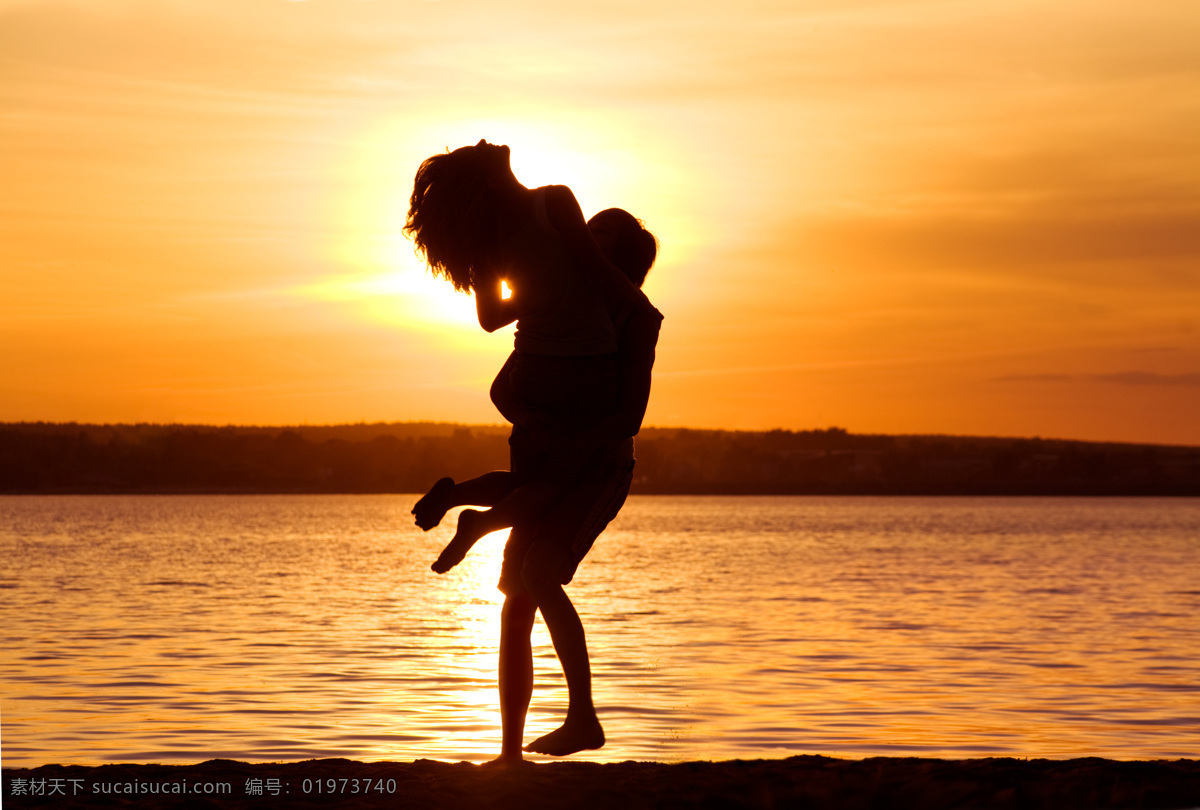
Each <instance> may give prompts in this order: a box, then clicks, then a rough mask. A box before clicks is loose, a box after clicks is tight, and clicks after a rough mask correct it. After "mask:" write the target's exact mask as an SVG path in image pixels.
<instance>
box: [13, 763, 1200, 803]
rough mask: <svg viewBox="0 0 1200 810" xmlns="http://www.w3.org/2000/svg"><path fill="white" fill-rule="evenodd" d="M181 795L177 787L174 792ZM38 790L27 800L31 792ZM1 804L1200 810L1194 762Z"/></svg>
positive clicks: (888, 769)
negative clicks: (1119, 809)
mask: <svg viewBox="0 0 1200 810" xmlns="http://www.w3.org/2000/svg"><path fill="white" fill-rule="evenodd" d="M185 789H186V790H188V791H189V792H188V793H180V792H179V791H182V790H185ZM32 794H38V795H32ZM3 804H4V806H5V807H34V806H38V807H44V806H52V807H125V806H138V807H188V808H206V807H264V808H265V807H282V806H286V807H308V806H329V805H331V804H344V805H346V806H353V807H368V808H371V807H387V808H405V809H406V810H408V809H410V808H411V809H412V810H420V809H421V808H455V809H457V808H497V810H501V809H503V810H509V808H512V809H513V810H517V808H519V809H520V810H539V808H559V807H569V808H604V809H605V810H610V809H613V808H615V810H639V808H691V807H705V808H725V807H731V808H812V809H813V810H820V809H822V808H838V809H839V810H854V809H855V808H907V807H912V808H921V810H939V808H959V807H964V808H966V807H969V808H1021V810H1030V809H1032V808H1047V809H1048V810H1049V808H1053V809H1054V810H1070V808H1080V809H1081V810H1082V808H1088V810H1091V809H1092V808H1129V809H1130V810H1132V809H1133V808H1146V809H1148V808H1163V809H1164V810H1165V809H1167V808H1170V809H1171V810H1182V808H1200V760H1176V761H1155V762H1114V761H1112V760H1103V759H1073V760H1016V759H978V760H937V759H916V758H911V759H900V758H873V759H865V760H844V759H831V758H829V757H819V756H802V757H791V758H789V759H781V760H754V761H731V762H688V763H681V764H675V765H667V764H662V763H653V762H623V763H613V764H597V763H588V762H555V763H547V764H537V765H524V766H521V767H518V768H497V767H486V766H479V765H470V764H467V763H458V764H451V763H445V762H434V761H430V760H418V761H417V762H411V763H410V762H370V763H367V762H353V761H350V760H345V759H321V760H310V761H308V762H294V763H284V764H249V763H243V762H233V761H230V760H211V761H209V762H204V763H201V764H198V765H103V766H99V767H84V766H80V765H43V766H41V767H37V768H5V769H4V786H3Z"/></svg>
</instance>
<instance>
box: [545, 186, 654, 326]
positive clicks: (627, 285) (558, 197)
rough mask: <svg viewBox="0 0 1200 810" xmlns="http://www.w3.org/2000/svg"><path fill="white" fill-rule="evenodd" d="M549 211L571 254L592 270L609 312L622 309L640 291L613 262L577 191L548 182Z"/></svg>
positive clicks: (580, 263)
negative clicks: (594, 231)
mask: <svg viewBox="0 0 1200 810" xmlns="http://www.w3.org/2000/svg"><path fill="white" fill-rule="evenodd" d="M546 214H547V216H549V218H550V224H551V225H553V226H554V229H555V230H556V231H558V234H559V236H561V237H562V240H563V244H564V245H565V246H566V248H567V251H568V252H569V253H570V254H571V258H572V259H573V260H574V261H575V262H577V263H578V264H579V266H580V267H583V268H584V269H585V270H587V271H588V272H590V273H591V276H592V278H593V279H595V282H596V287H597V290H598V291H599V293H600V295H601V296H602V297H603V298H604V305H605V306H606V307H607V308H608V311H609V312H619V311H620V310H621V308H622V307H623V306H625V305H626V304H627V303H628V302H629V301H630V300H631V299H632V298H635V297H636V296H637V295H638V294H639V293H638V289H637V288H636V287H634V286H633V284H632V282H630V281H629V279H628V278H626V277H625V274H624V273H622V272H621V271H620V270H618V269H617V268H616V267H615V266H614V265H613V263H612V262H610V261H609V260H608V259H607V258H606V257H605V256H604V253H603V252H602V251H601V250H600V246H599V245H598V244H596V237H594V236H592V231H591V229H590V228H588V226H587V220H585V219H584V218H583V210H582V209H581V208H580V207H579V201H578V200H576V199H575V194H574V193H573V192H572V191H571V189H569V188H567V187H566V186H546Z"/></svg>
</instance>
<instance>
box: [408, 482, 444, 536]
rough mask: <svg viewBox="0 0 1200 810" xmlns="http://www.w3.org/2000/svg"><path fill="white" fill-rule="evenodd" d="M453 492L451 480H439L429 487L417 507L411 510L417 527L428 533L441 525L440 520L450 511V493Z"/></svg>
mask: <svg viewBox="0 0 1200 810" xmlns="http://www.w3.org/2000/svg"><path fill="white" fill-rule="evenodd" d="M453 490H454V479H453V478H442V479H439V480H438V482H437V483H436V484H434V485H433V486H431V487H430V488H429V491H428V492H426V493H425V495H424V497H422V498H421V500H419V501H417V505H416V506H414V507H413V508H412V513H413V516H414V517H416V519H417V521H416V522H417V525H418V526H420V527H421V528H422V529H424V530H425V531H429V530H430V529H432V528H433V527H434V526H436V525H438V524H439V523H441V522H442V518H444V517H445V516H446V512H447V511H449V509H450V493H451V492H452V491H453Z"/></svg>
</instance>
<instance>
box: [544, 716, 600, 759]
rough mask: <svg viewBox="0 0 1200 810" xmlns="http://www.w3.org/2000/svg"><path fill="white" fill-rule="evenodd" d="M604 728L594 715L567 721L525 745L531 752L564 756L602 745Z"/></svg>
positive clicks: (594, 748) (591, 749)
mask: <svg viewBox="0 0 1200 810" xmlns="http://www.w3.org/2000/svg"><path fill="white" fill-rule="evenodd" d="M604 742H605V740H604V729H603V728H602V727H601V725H600V721H599V720H598V719H596V718H595V717H592V718H590V719H587V720H581V721H572V720H571V718H570V717H568V718H567V721H566V722H565V723H563V724H562V725H561V726H559V727H558V728H557V729H555V730H554V731H551V732H550V733H549V734H547V735H545V736H544V737H538V738H537V739H536V740H534V741H533V742H531V743H530V744H529V745H527V746H525V750H526V751H529V752H530V753H533V754H545V755H547V756H551V757H565V756H568V755H570V754H574V753H577V752H579V751H594V750H596V749H597V748H603V747H604Z"/></svg>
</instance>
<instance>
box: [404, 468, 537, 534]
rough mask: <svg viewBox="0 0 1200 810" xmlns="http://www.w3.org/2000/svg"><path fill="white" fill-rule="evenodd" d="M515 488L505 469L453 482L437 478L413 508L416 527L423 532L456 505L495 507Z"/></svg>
mask: <svg viewBox="0 0 1200 810" xmlns="http://www.w3.org/2000/svg"><path fill="white" fill-rule="evenodd" d="M516 486H517V479H516V477H515V476H514V475H513V474H512V473H510V472H508V471H507V470H495V471H493V472H489V473H484V474H483V475H480V476H477V477H475V478H471V479H469V480H467V481H463V482H461V483H458V484H456V483H454V479H452V478H442V479H439V480H438V482H437V483H436V484H434V485H433V486H432V487H430V488H429V491H428V492H427V493H425V495H424V496H423V497H422V498H421V500H419V501H417V504H416V506H414V507H413V508H412V513H413V516H414V517H415V518H416V524H417V525H418V526H420V527H421V528H422V529H424V530H425V531H429V530H430V529H432V528H433V527H434V526H436V525H438V524H439V523H441V522H442V518H444V517H445V516H446V513H447V512H449V511H450V510H451V509H453V508H454V507H456V506H467V505H471V506H495V505H496V504H498V503H500V502H501V501H503V500H504V498H505V497H507V496H508V495H509V494H510V493H511V492H512V491H513V490H514V489H515V488H516Z"/></svg>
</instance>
